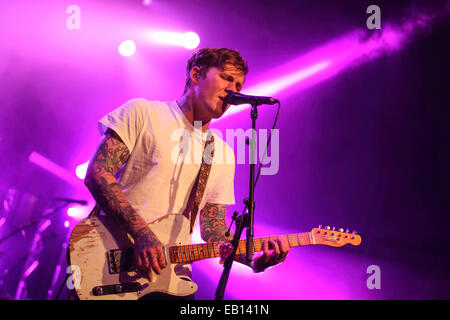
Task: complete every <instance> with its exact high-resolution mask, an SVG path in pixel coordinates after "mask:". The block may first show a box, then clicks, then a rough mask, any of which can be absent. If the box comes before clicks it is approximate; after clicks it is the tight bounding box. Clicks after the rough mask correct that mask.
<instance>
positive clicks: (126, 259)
mask: <svg viewBox="0 0 450 320" xmlns="http://www.w3.org/2000/svg"><path fill="white" fill-rule="evenodd" d="M107 255H108V266H109V272H110V273H111V274H115V273H120V272H127V271H132V270H133V248H128V249H114V250H109V251H108V253H107Z"/></svg>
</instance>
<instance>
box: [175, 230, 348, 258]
mask: <svg viewBox="0 0 450 320" xmlns="http://www.w3.org/2000/svg"><path fill="white" fill-rule="evenodd" d="M310 235H311V232H305V233H297V234H289V235H286V236H282V237H286V238H287V239H288V240H289V247H298V246H301V245H308V244H311V241H310V240H311V237H310ZM340 235H341V234H340V233H338V234H337V235H334V232H332V231H331V232H330V233H329V234H318V233H315V234H313V238H312V239H315V240H323V239H328V240H329V241H331V240H335V241H337V240H339V239H348V238H349V239H350V240H353V239H355V235H352V237H349V235H348V234H346V235H345V236H340ZM333 236H334V237H335V239H332V238H330V237H333ZM277 238H278V237H277V236H273V237H264V238H257V239H254V241H253V246H254V251H261V250H262V242H263V241H264V240H276V239H277ZM293 240H296V242H294V241H293ZM257 242H259V244H258V248H256V246H255V244H257ZM219 244H220V242H213V243H204V244H192V245H184V246H177V247H171V248H170V249H169V251H170V259H171V261H172V262H177V263H178V262H189V261H197V260H202V259H207V258H212V257H218V256H219V252H218V245H219ZM210 246H212V247H213V248H211V249H212V252H213V254H211V252H210ZM242 246H243V247H244V248H245V246H246V243H245V240H240V241H239V246H238V249H239V252H240V253H241V254H242V250H241V247H242ZM205 247H206V248H207V250H208V253H207V255H205V253H206V250H205V249H204V248H205ZM195 249H197V254H196V252H195ZM200 251H201V252H200ZM244 252H245V251H244ZM183 255H184V257H183ZM188 255H189V258H188V257H187V256H188ZM191 255H192V256H193V258H192V256H191Z"/></svg>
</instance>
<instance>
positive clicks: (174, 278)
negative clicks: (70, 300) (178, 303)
mask: <svg viewBox="0 0 450 320" xmlns="http://www.w3.org/2000/svg"><path fill="white" fill-rule="evenodd" d="M149 226H150V228H151V230H152V231H153V232H154V233H155V234H156V236H157V237H158V238H159V240H160V241H161V242H162V243H163V244H164V247H165V248H167V249H168V248H169V247H171V246H177V245H188V244H191V237H190V235H189V227H190V226H189V220H188V219H186V218H185V217H184V216H183V215H180V214H169V215H167V216H164V217H162V218H160V219H158V220H156V221H154V222H152V223H150V224H149ZM127 248H133V242H132V239H131V237H129V236H128V234H127V233H126V232H125V231H124V230H123V229H120V228H118V226H117V225H116V224H115V223H114V222H113V221H112V220H111V219H110V218H108V217H106V216H101V215H100V216H92V217H89V218H86V219H84V220H82V221H81V222H80V223H78V225H77V226H76V227H75V228H74V230H73V231H72V234H71V238H70V265H71V266H72V278H73V282H74V285H75V291H76V293H77V296H78V298H79V299H81V300H136V299H139V298H141V297H142V296H144V295H146V294H148V293H152V292H162V293H166V294H170V295H174V296H189V295H192V294H194V293H195V292H196V291H197V288H198V287H197V285H196V284H195V283H194V282H193V281H192V279H191V272H190V265H187V264H177V263H171V261H170V259H169V258H168V257H167V253H166V265H167V267H166V268H164V269H162V270H161V274H159V275H157V274H156V273H155V272H153V281H152V282H149V280H148V279H147V278H145V277H142V276H139V275H137V274H136V272H135V271H134V268H129V270H128V271H120V272H111V268H112V267H111V259H110V258H109V257H110V255H109V253H111V251H110V250H116V249H127ZM78 271H79V272H78ZM76 277H79V279H77V278H76ZM128 283H132V284H133V283H134V286H138V287H139V289H136V291H134V292H125V291H127V287H126V286H127V285H126V284H128ZM139 284H140V285H139ZM121 292H122V293H121Z"/></svg>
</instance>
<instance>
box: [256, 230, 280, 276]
mask: <svg viewBox="0 0 450 320" xmlns="http://www.w3.org/2000/svg"><path fill="white" fill-rule="evenodd" d="M288 253H289V243H288V241H287V238H285V237H278V238H277V241H274V240H269V241H267V240H265V241H264V242H263V253H262V254H260V253H259V254H257V256H256V257H253V260H252V265H251V266H252V268H253V271H255V272H263V271H264V270H265V269H266V268H268V267H271V266H274V265H276V264H279V263H280V262H283V261H284V260H285V259H286V256H287V254H288Z"/></svg>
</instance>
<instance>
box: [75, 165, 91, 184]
mask: <svg viewBox="0 0 450 320" xmlns="http://www.w3.org/2000/svg"><path fill="white" fill-rule="evenodd" d="M88 166H89V161H86V162H85V163H82V164H80V165H79V166H77V168H76V169H75V174H76V176H77V177H78V178H80V179H81V180H84V178H85V177H86V171H87V168H88Z"/></svg>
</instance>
